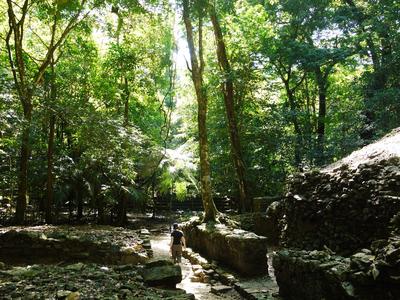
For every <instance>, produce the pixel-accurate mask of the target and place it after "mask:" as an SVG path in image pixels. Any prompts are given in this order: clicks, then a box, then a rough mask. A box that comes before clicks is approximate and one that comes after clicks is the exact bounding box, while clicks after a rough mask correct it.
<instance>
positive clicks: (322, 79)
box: [315, 67, 327, 165]
mask: <svg viewBox="0 0 400 300" xmlns="http://www.w3.org/2000/svg"><path fill="white" fill-rule="evenodd" d="M315 75H316V78H317V85H318V119H317V152H318V156H317V163H318V165H323V164H324V163H325V119H326V93H327V78H326V77H327V76H325V75H327V74H325V75H323V74H322V72H321V69H320V67H318V68H317V69H316V70H315Z"/></svg>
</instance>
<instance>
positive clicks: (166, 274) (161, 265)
mask: <svg viewBox="0 0 400 300" xmlns="http://www.w3.org/2000/svg"><path fill="white" fill-rule="evenodd" d="M140 275H142V277H143V280H144V282H145V283H146V284H147V285H149V286H165V287H175V286H176V284H177V283H179V282H181V281H182V270H181V267H180V266H179V265H174V264H173V263H172V262H171V261H168V260H157V261H153V262H150V263H147V264H146V265H145V266H144V268H143V269H142V270H141V271H140Z"/></svg>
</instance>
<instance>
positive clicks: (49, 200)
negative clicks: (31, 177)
mask: <svg viewBox="0 0 400 300" xmlns="http://www.w3.org/2000/svg"><path fill="white" fill-rule="evenodd" d="M55 120H56V117H55V116H54V114H53V113H52V114H51V116H50V121H49V137H48V147H47V183H46V187H47V195H46V205H45V217H46V223H47V224H51V223H52V221H53V218H52V206H53V200H54V187H53V183H54V175H53V154H54V131H55V123H56V122H55Z"/></svg>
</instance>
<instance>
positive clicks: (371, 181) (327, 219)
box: [267, 129, 400, 300]
mask: <svg viewBox="0 0 400 300" xmlns="http://www.w3.org/2000/svg"><path fill="white" fill-rule="evenodd" d="M267 218H269V219H270V220H273V221H275V226H276V227H275V228H276V229H277V233H278V235H279V243H280V245H281V246H283V247H285V248H284V249H281V250H280V251H277V252H276V253H275V255H274V257H273V265H274V268H275V275H276V278H277V282H278V285H279V288H280V294H281V295H282V296H283V297H284V298H285V299H296V300H301V299H307V300H313V299H316V300H317V299H326V300H330V299H332V300H333V299H335V300H336V299H363V300H374V299H388V300H391V299H393V300H394V299H400V130H399V129H397V130H395V131H393V132H392V133H391V134H390V135H388V136H387V137H385V138H383V139H382V140H380V141H378V142H376V143H374V144H371V145H369V146H367V147H364V148H363V149H361V150H358V151H355V152H354V153H353V154H351V155H350V156H348V157H346V158H345V159H343V160H341V161H339V162H338V163H336V164H334V165H330V166H328V167H326V168H325V169H322V170H321V171H312V172H308V173H303V174H297V175H295V176H293V177H292V178H290V179H289V182H288V193H287V195H286V196H285V198H284V199H283V200H282V201H280V202H277V203H274V204H273V205H271V206H270V207H269V208H268V210H267Z"/></svg>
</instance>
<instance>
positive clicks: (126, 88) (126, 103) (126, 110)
mask: <svg viewBox="0 0 400 300" xmlns="http://www.w3.org/2000/svg"><path fill="white" fill-rule="evenodd" d="M129 95H130V91H129V82H128V79H127V78H126V77H124V126H128V125H129Z"/></svg>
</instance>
